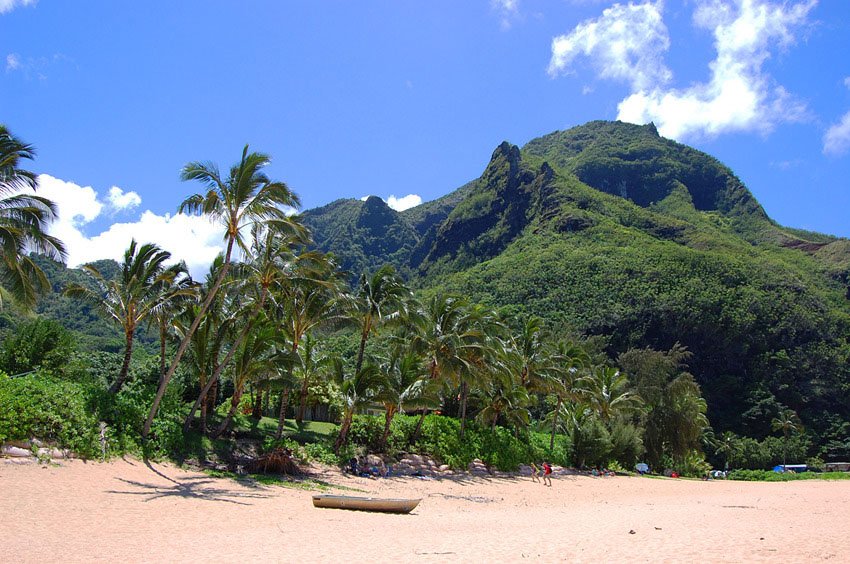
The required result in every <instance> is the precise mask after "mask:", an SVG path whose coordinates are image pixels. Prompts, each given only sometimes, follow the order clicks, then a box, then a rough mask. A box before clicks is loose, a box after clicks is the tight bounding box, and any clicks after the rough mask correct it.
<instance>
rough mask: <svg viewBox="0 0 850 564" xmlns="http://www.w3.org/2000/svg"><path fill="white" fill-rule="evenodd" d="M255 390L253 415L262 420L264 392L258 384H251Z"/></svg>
mask: <svg viewBox="0 0 850 564" xmlns="http://www.w3.org/2000/svg"><path fill="white" fill-rule="evenodd" d="M251 388H252V390H253V391H254V407H253V408H252V409H251V417H253V418H254V419H257V420H260V419H262V418H263V392H262V390H258V389H257V388H256V386H251Z"/></svg>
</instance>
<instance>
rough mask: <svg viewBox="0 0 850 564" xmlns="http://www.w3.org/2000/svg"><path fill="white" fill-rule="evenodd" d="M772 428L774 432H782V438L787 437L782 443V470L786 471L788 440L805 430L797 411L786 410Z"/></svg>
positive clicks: (771, 423)
mask: <svg viewBox="0 0 850 564" xmlns="http://www.w3.org/2000/svg"><path fill="white" fill-rule="evenodd" d="M770 426H771V427H772V428H773V430H774V431H782V436H783V437H785V440H784V441H783V443H782V469H783V470H784V469H785V466H786V462H787V452H788V439H789V438H790V437H791V435H793V434H795V433H799V432H800V431H801V430H802V429H803V424H802V422H801V421H800V418H799V417H798V416H797V412H796V411H794V410H793V409H788V408H785V409H783V410H782V411H780V412H779V415H778V416H776V417H774V418H773V420H772V421H771V422H770Z"/></svg>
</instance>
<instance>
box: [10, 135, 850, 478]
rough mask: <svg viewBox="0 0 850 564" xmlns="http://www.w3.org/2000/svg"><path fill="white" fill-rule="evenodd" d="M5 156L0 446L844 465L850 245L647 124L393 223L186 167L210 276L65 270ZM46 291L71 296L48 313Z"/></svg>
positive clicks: (665, 464) (244, 168) (573, 140)
mask: <svg viewBox="0 0 850 564" xmlns="http://www.w3.org/2000/svg"><path fill="white" fill-rule="evenodd" d="M3 135H6V137H8V139H5V138H4V137H3ZM4 139H5V140H4ZM0 140H4V141H3V142H4V143H6V145H3V146H2V148H3V150H4V151H7V152H9V154H10V155H12V156H11V157H5V156H4V157H3V158H4V160H3V162H4V163H8V164H4V167H5V168H0V173H2V176H0V181H2V182H0V186H2V187H3V189H4V190H5V191H6V192H4V194H8V198H7V200H8V199H9V198H12V200H11V201H10V202H7V200H4V202H6V207H5V208H4V209H7V210H14V209H15V206H19V207H26V208H27V211H25V212H24V211H10V212H9V217H10V218H11V219H10V220H9V221H10V222H12V219H14V220H15V221H17V222H24V223H22V224H21V225H24V226H26V229H24V227H21V225H18V224H15V225H18V228H19V231H20V233H18V232H15V231H14V229H12V228H11V227H9V228H8V229H7V231H8V232H9V233H10V234H9V235H8V237H9V238H10V241H12V243H10V245H9V246H6V245H5V244H4V247H3V249H4V252H5V253H9V254H8V255H4V261H5V264H7V267H4V268H13V269H14V268H17V269H18V270H17V271H16V272H17V274H16V276H17V277H18V278H17V279H16V278H15V277H9V278H6V277H4V278H2V282H0V283H2V285H3V288H6V289H8V290H9V291H10V293H12V294H13V295H15V296H16V297H17V300H16V301H15V303H16V304H18V305H15V306H10V307H14V308H18V309H10V308H6V309H5V310H4V311H3V312H2V313H3V317H2V325H0V336H2V338H3V342H2V346H0V371H2V372H0V442H2V441H4V440H9V439H12V440H13V439H24V438H29V437H30V436H34V435H38V436H40V437H42V438H45V439H51V440H54V441H57V442H59V443H61V444H63V445H66V446H68V447H71V448H74V449H76V450H78V451H79V452H81V453H83V454H86V455H88V456H97V455H98V453H100V454H101V455H103V453H104V452H105V453H107V454H108V453H110V452H112V453H114V452H122V451H126V450H139V451H145V452H147V453H149V454H150V453H162V454H170V455H177V456H194V457H198V458H201V457H203V456H209V455H210V454H211V453H212V452H213V451H215V450H216V449H221V448H227V445H228V444H230V443H229V442H228V441H230V440H231V439H232V438H233V437H235V436H244V435H252V436H255V437H256V436H259V437H261V438H263V439H265V440H266V447H267V448H274V447H275V446H280V445H281V444H290V443H285V441H288V440H290V439H287V438H285V435H290V436H291V437H294V438H298V439H299V440H301V441H302V442H307V443H310V444H311V446H310V447H309V449H310V451H311V452H312V453H313V454H314V456H315V457H317V458H320V459H322V460H345V459H346V458H347V457H348V456H350V454H351V453H352V452H353V449H366V450H369V451H375V452H384V453H388V454H390V455H393V454H398V453H402V452H422V453H428V454H431V455H432V456H434V457H436V458H437V459H438V460H439V461H440V462H443V463H446V464H449V465H451V466H454V467H459V468H462V467H465V466H466V465H467V464H469V463H470V462H471V461H472V460H473V459H475V458H480V459H482V460H484V461H485V462H486V463H488V464H491V465H493V466H495V467H498V468H502V469H515V468H516V467H517V466H518V465H519V464H521V463H527V462H531V461H539V460H541V459H544V458H546V459H549V460H552V461H554V462H557V463H559V464H564V465H567V464H569V465H576V466H619V467H622V468H631V467H633V466H634V464H635V463H636V462H638V461H640V460H645V461H647V462H649V463H650V464H651V466H652V467H653V468H654V469H659V470H660V469H664V468H675V469H677V470H678V471H679V472H686V473H692V474H700V473H703V472H704V471H706V470H707V469H708V468H709V467H710V466H709V464H713V465H714V466H717V467H720V466H726V465H729V466H730V467H737V468H765V467H768V466H770V465H772V464H777V463H784V462H785V461H786V460H792V459H793V460H795V461H802V460H805V459H810V460H811V461H812V462H814V463H817V461H818V459H829V458H840V457H847V456H848V455H850V400H848V397H850V394H848V393H847V391H848V388H850V375H848V363H847V358H848V352H850V346H848V343H847V337H848V335H850V333H848V320H850V317H848V314H850V309H848V306H847V303H846V300H847V297H846V295H844V292H846V284H847V281H848V272H850V270H848V266H850V254H848V253H847V252H846V241H843V240H840V239H834V238H831V237H827V236H820V235H815V234H807V233H803V232H800V231H794V230H788V229H784V228H781V227H779V226H777V225H775V224H774V223H772V222H771V221H770V220H769V219H768V218H767V216H766V215H765V214H764V212H763V210H761V208H760V207H759V206H758V204H757V203H756V202H755V200H754V199H753V198H752V196H751V195H750V194H749V192H748V191H747V190H746V188H744V187H743V185H741V184H740V182H739V181H737V179H735V178H734V176H733V175H732V174H731V173H730V172H729V171H727V170H726V169H725V168H724V167H723V166H722V165H720V164H719V163H717V162H716V161H714V160H713V159H711V158H710V157H708V156H706V155H703V154H702V153H698V152H696V151H694V150H692V149H690V148H687V147H684V146H681V145H678V144H675V143H672V142H669V141H667V140H663V139H661V138H660V137H658V135H657V133H656V132H655V131H654V128H653V127H651V126H646V127H637V126H627V125H624V124H608V123H601V122H600V123H593V124H588V125H587V126H583V127H580V128H575V129H574V130H569V131H566V132H558V133H555V134H552V135H550V136H546V137H543V138H541V139H538V140H535V141H532V142H531V143H529V145H528V146H527V147H526V148H525V149H523V150H520V149H519V148H517V147H514V146H511V145H509V144H507V143H504V144H502V145H501V146H500V147H499V148H497V150H496V151H495V153H494V155H493V159H492V161H491V163H490V165H489V166H488V167H487V170H486V171H485V173H484V174H483V175H482V177H481V178H480V179H478V180H476V181H474V182H473V183H470V184H468V185H466V186H464V187H463V188H461V189H460V190H459V191H458V192H456V193H453V194H450V195H449V196H446V197H444V198H441V199H440V200H437V201H435V202H430V203H428V204H424V205H423V206H420V207H418V208H414V209H413V210H409V211H408V212H404V213H401V214H399V213H398V212H395V211H394V210H391V209H390V208H388V207H387V206H386V204H384V203H383V202H382V201H381V200H380V199H378V198H369V199H367V200H366V201H365V202H359V201H357V202H355V201H347V202H341V203H335V204H331V205H330V206H326V207H325V208H322V209H319V210H313V211H310V212H306V213H304V214H302V215H290V208H294V207H295V206H297V205H298V198H297V196H296V195H295V194H294V193H292V192H291V191H290V190H289V188H288V187H287V186H286V184H284V183H283V182H278V181H273V180H271V179H270V178H269V177H268V176H266V174H265V173H264V172H263V169H264V168H265V166H266V165H267V164H268V162H269V158H268V156H267V155H263V154H261V153H251V152H249V150H248V147H247V146H246V147H245V148H244V150H243V152H242V155H241V158H240V160H239V161H238V162H237V163H236V164H235V165H234V166H233V167H231V168H230V169H229V171H228V173H227V175H222V174H221V173H220V172H219V170H218V168H217V167H216V166H215V165H213V164H210V163H190V164H188V165H186V167H185V168H184V169H183V172H182V175H183V178H184V180H187V181H192V182H200V183H201V184H202V185H203V192H200V193H198V194H195V195H193V196H190V197H189V198H187V199H186V200H184V201H183V203H182V204H181V205H180V207H179V209H180V211H183V212H189V213H198V214H204V215H208V216H210V217H211V218H214V219H216V220H219V221H220V222H221V224H222V227H223V231H224V242H225V247H226V250H225V252H224V253H223V255H221V256H220V257H219V258H218V259H217V260H216V261H215V262H214V263H213V264H212V265H211V268H210V272H209V274H208V276H207V277H206V278H205V280H203V281H193V280H191V279H190V278H189V277H188V275H187V273H186V270H185V267H184V266H183V265H182V264H169V259H170V255H169V253H168V252H167V251H166V250H163V249H160V248H158V247H156V246H155V245H151V244H138V243H137V242H135V241H133V242H132V243H131V244H130V247H129V248H128V249H127V252H126V254H125V256H124V260H123V262H122V264H119V265H116V264H115V263H113V262H112V261H100V262H99V263H97V264H92V265H86V266H85V267H84V268H83V269H82V270H68V269H65V268H64V267H63V266H62V265H61V264H59V263H57V262H56V261H55V260H52V259H56V258H61V251H62V248H61V243H59V242H58V241H56V240H54V239H51V238H49V237H48V236H47V235H45V234H44V229H45V227H46V223H47V221H48V220H49V219H50V217H51V213H53V210H52V207H51V205H50V204H49V202H47V201H46V200H43V199H36V200H33V201H30V200H27V201H23V200H15V199H14V198H18V196H15V195H14V194H17V189H18V188H20V187H21V186H26V187H33V186H34V178H35V177H34V176H33V175H32V174H31V173H25V172H23V171H20V169H19V166H20V159H21V158H31V157H32V149H31V148H30V147H29V146H27V145H24V144H22V143H20V142H19V141H18V140H17V139H15V138H14V137H12V136H11V135H10V134H8V132H6V130H5V129H2V130H0ZM27 197H28V198H33V197H34V196H27ZM31 207H35V208H37V210H38V213H37V214H36V215H27V214H35V213H36V212H33V211H31V210H29V208H31ZM3 217H5V216H3ZM0 219H2V218H0ZM12 223H14V222H12ZM2 225H5V224H2V222H0V227H2ZM10 225H11V223H10ZM4 233H6V232H5V231H4V232H3V233H0V235H2V236H4V237H5V236H7V235H5V234H4ZM16 233H17V234H16ZM16 237H17V238H18V239H16ZM21 237H23V239H21ZM27 237H29V239H27ZM20 241H23V242H20ZM346 241H347V242H348V243H346ZM45 245H46V247H45ZM842 249H845V250H842ZM26 250H33V251H37V252H41V253H42V254H43V253H44V251H45V250H46V251H52V252H53V256H52V258H44V257H41V256H38V257H35V256H29V255H27V254H25V252H24V251H26ZM349 251H350V252H349ZM48 254H50V253H48ZM23 264H26V265H28V266H23V267H22V266H20V265H23ZM9 265H11V266H9ZM38 265H41V266H43V268H39V266H38ZM340 265H342V267H344V268H342V267H341V266H340ZM34 269H37V270H34ZM15 280H18V281H17V282H16V281H15ZM7 286H8V288H7ZM22 288H23V290H22ZM27 288H44V289H47V290H50V289H52V290H53V293H50V292H48V295H47V297H46V298H45V299H44V300H42V301H41V302H40V304H39V306H38V307H40V308H42V309H41V315H37V316H35V317H32V316H27V315H24V314H23V313H22V312H23V311H24V310H23V308H25V307H26V306H31V305H33V304H34V303H35V300H34V296H35V294H34V290H32V289H29V290H28V289H27ZM98 314H100V315H101V316H102V318H103V319H105V320H107V321H110V322H111V323H112V324H113V327H114V329H112V331H113V336H112V337H111V338H109V337H108V335H107V334H108V332H109V331H110V329H109V327H110V326H109V325H103V323H102V322H101V321H99V320H98V318H97V317H96V315H98ZM28 315H29V314H28ZM54 319H55V320H54ZM77 334H85V335H87V337H86V338H84V339H76V338H74V336H75V335H77ZM22 374H23V375H22ZM12 376H14V377H12ZM63 398H67V401H63ZM316 421H330V422H333V423H337V424H338V426H333V427H329V428H327V429H326V430H325V432H322V433H317V432H315V431H311V429H313V427H311V425H315V424H316V423H315V422H316ZM100 422H104V423H105V424H106V427H105V431H104V432H103V433H101V432H99V427H98V426H99V424H100Z"/></svg>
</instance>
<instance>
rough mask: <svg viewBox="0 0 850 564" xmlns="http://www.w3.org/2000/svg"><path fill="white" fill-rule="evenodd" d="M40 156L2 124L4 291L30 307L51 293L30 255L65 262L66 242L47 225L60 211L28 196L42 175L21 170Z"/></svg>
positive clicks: (0, 281) (0, 277) (0, 271)
mask: <svg viewBox="0 0 850 564" xmlns="http://www.w3.org/2000/svg"><path fill="white" fill-rule="evenodd" d="M34 157H35V151H34V149H33V148H32V146H31V145H28V144H26V143H24V142H23V141H21V140H20V139H18V138H17V137H15V136H14V135H12V134H11V133H10V132H9V130H8V129H6V126H4V125H2V124H0V289H3V290H6V291H8V292H9V293H10V294H11V295H12V297H13V298H14V299H15V300H16V301H17V302H18V303H20V304H21V305H23V306H24V307H26V308H31V307H33V306H34V305H35V301H36V296H37V295H38V294H39V293H40V292H43V291H46V290H48V289H49V288H50V283H49V282H48V280H47V277H46V276H45V275H44V272H42V270H41V269H40V268H39V267H38V265H36V264H35V262H34V261H33V260H32V258H30V257H29V256H28V255H29V253H31V252H35V253H39V254H42V255H45V256H48V257H50V258H52V259H54V260H58V261H64V260H65V247H64V246H63V245H62V242H61V241H59V239H57V238H56V237H52V236H50V235H48V234H47V226H48V225H49V224H50V222H51V221H53V220H54V219H55V218H56V206H55V205H54V204H53V202H51V201H50V200H48V199H47V198H44V197H41V196H36V195H35V194H28V193H26V192H23V191H24V190H28V189H31V190H36V188H37V187H38V181H37V179H36V175H35V174H34V173H32V172H29V171H27V170H24V169H21V168H20V165H21V161H23V160H32V159H33V158H34ZM0 303H2V301H0Z"/></svg>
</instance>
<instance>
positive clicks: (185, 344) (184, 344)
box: [142, 237, 235, 440]
mask: <svg viewBox="0 0 850 564" xmlns="http://www.w3.org/2000/svg"><path fill="white" fill-rule="evenodd" d="M234 241H235V238H234V237H229V238H228V240H227V252H226V253H225V255H224V264H222V266H221V270H220V271H219V273H218V277H216V279H215V283H214V284H213V287H212V288H211V289H210V292H209V294H208V295H207V299H205V300H204V303H202V304H201V309H200V310H199V311H198V315H196V316H195V320H194V321H192V325H191V326H190V327H189V331H187V332H186V334H185V335H184V336H183V340H182V341H180V345H179V346H178V347H177V353H176V354H175V355H174V359H173V360H172V361H171V366H169V367H168V372H166V373H165V376H163V377H162V379H161V380H160V382H159V388H157V390H156V396H154V398H153V404H152V405H151V410H150V413H148V418H147V419H146V420H145V426H144V427H143V428H142V440H147V438H148V434H149V433H150V431H151V425H152V424H153V418H154V417H156V412H157V411H158V410H159V404H160V402H162V398H163V396H165V389H166V388H167V387H168V383H169V382H170V381H171V379H172V378H173V377H174V373H175V372H176V371H177V366H178V365H179V364H180V360H182V358H183V355H184V354H185V353H186V349H187V348H189V341H190V340H191V339H192V335H194V334H195V331H196V330H197V329H198V325H200V324H201V319H203V317H204V315H206V313H207V310H208V309H209V308H210V304H212V302H213V299H215V295H216V293H218V289H219V288H220V287H221V284H222V283H223V282H224V277H225V276H227V271H228V270H229V269H230V255H231V253H232V252H233V243H234ZM195 409H197V408H195ZM193 414H194V410H193Z"/></svg>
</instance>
